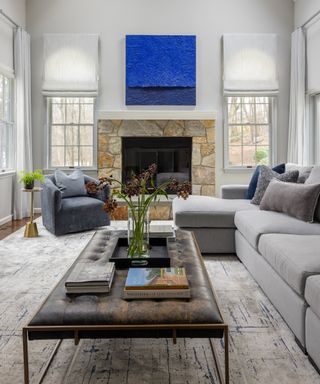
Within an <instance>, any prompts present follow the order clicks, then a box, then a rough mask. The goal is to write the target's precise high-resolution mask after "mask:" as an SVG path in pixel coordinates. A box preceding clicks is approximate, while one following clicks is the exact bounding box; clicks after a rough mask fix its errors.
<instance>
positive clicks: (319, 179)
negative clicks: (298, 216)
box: [305, 166, 320, 221]
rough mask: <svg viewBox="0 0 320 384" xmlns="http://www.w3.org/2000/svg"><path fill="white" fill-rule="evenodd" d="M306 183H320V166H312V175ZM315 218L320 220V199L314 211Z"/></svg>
mask: <svg viewBox="0 0 320 384" xmlns="http://www.w3.org/2000/svg"><path fill="white" fill-rule="evenodd" d="M305 184H320V166H316V167H313V168H312V171H311V173H310V176H309V177H308V178H307V180H306V182H305ZM314 219H315V220H316V221H320V199H319V200H318V204H317V207H316V210H315V213H314Z"/></svg>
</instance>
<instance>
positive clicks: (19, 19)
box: [0, 0, 26, 27]
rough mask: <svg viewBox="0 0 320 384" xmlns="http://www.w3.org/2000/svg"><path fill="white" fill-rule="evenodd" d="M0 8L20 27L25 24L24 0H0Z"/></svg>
mask: <svg viewBox="0 0 320 384" xmlns="http://www.w3.org/2000/svg"><path fill="white" fill-rule="evenodd" d="M0 9H2V10H3V12H4V13H6V14H7V15H8V16H9V17H10V18H11V19H12V20H13V21H14V22H16V23H17V24H18V25H20V26H21V27H25V25H26V0H0Z"/></svg>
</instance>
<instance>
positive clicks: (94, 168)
mask: <svg viewBox="0 0 320 384" xmlns="http://www.w3.org/2000/svg"><path fill="white" fill-rule="evenodd" d="M55 97H68V98H82V97H83V98H92V99H93V134H92V135H93V137H92V140H93V154H92V156H93V162H92V166H53V165H52V163H51V127H52V99H54V98H55ZM45 102H46V112H47V113H46V115H47V118H46V120H47V124H46V126H47V127H46V138H45V140H46V170H47V171H54V170H56V169H63V170H74V169H82V170H88V171H97V118H96V117H97V112H96V97H93V96H59V95H57V96H47V97H46V100H45ZM62 125H63V124H62ZM68 125H74V126H79V125H81V124H72V123H71V124H68Z"/></svg>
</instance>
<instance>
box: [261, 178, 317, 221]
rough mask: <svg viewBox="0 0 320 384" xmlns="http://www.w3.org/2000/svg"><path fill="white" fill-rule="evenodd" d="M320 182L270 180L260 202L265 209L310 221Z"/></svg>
mask: <svg viewBox="0 0 320 384" xmlns="http://www.w3.org/2000/svg"><path fill="white" fill-rule="evenodd" d="M319 194H320V184H310V185H306V184H294V183H284V182H283V181H279V180H276V179H274V180H271V182H270V184H269V186H268V188H267V190H266V192H265V194H264V196H263V198H262V200H261V204H260V209H262V210H265V211H276V212H283V213H286V214H287V215H289V216H293V217H296V218H297V219H299V220H303V221H307V222H310V223H312V222H313V217H314V212H315V208H316V205H317V202H318V198H319Z"/></svg>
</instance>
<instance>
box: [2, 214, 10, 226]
mask: <svg viewBox="0 0 320 384" xmlns="http://www.w3.org/2000/svg"><path fill="white" fill-rule="evenodd" d="M12 219H13V215H9V216H6V217H3V218H2V219H0V225H3V224H6V223H8V222H9V221H11V220H12Z"/></svg>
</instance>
